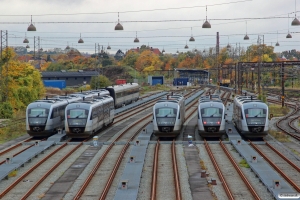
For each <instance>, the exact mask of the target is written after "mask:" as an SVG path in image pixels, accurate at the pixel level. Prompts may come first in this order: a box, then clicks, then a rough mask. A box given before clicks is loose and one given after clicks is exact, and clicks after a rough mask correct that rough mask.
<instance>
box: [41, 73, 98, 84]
mask: <svg viewBox="0 0 300 200" xmlns="http://www.w3.org/2000/svg"><path fill="white" fill-rule="evenodd" d="M41 75H42V80H65V81H66V86H78V85H83V84H89V83H90V81H91V78H92V77H93V76H99V72H97V71H83V70H78V71H76V72H73V71H72V72H68V71H66V70H61V71H43V72H41Z"/></svg>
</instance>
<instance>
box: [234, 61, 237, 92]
mask: <svg viewBox="0 0 300 200" xmlns="http://www.w3.org/2000/svg"><path fill="white" fill-rule="evenodd" d="M234 65H235V66H234V68H235V73H234V85H235V87H234V90H235V91H234V92H235V94H236V88H237V79H236V77H237V67H236V63H235V64H234Z"/></svg>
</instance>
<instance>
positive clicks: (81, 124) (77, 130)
mask: <svg viewBox="0 0 300 200" xmlns="http://www.w3.org/2000/svg"><path fill="white" fill-rule="evenodd" d="M65 116H66V119H65V120H64V122H65V132H66V134H67V135H68V136H69V137H71V138H87V137H90V136H92V135H94V134H95V133H96V132H97V131H98V130H100V129H101V128H103V127H104V126H108V125H110V124H112V123H113V121H114V116H115V109H114V99H113V98H112V97H111V96H108V95H105V96H102V97H95V98H93V99H88V100H86V99H83V100H81V101H76V102H72V103H70V104H68V105H67V107H66V109H65Z"/></svg>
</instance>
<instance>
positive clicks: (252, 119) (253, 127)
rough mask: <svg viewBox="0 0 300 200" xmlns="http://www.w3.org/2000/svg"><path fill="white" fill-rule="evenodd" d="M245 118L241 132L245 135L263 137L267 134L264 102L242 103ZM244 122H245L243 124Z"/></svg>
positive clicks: (267, 121)
mask: <svg viewBox="0 0 300 200" xmlns="http://www.w3.org/2000/svg"><path fill="white" fill-rule="evenodd" d="M243 109H244V116H245V119H246V120H244V121H243V123H244V124H242V126H243V128H242V131H241V132H242V134H243V135H245V136H246V137H263V136H265V135H267V134H268V130H269V119H268V106H267V105H266V104H265V103H261V102H257V103H254V102H253V103H247V104H244V105H243ZM245 123H246V124H245Z"/></svg>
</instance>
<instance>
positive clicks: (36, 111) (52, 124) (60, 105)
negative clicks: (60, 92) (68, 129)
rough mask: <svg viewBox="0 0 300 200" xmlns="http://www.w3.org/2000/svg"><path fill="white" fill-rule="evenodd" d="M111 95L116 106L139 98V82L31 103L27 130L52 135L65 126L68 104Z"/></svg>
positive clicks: (27, 112)
mask: <svg viewBox="0 0 300 200" xmlns="http://www.w3.org/2000/svg"><path fill="white" fill-rule="evenodd" d="M108 95H110V96H111V97H112V98H113V101H114V102H113V105H114V107H115V108H118V107H121V106H124V105H126V104H129V103H131V102H134V101H137V100H138V99H139V85H138V84H137V83H132V84H125V85H118V86H109V87H107V88H106V89H99V90H91V91H84V92H77V93H73V94H70V95H68V96H55V97H53V98H51V99H49V98H45V99H42V100H37V101H34V102H32V103H30V104H29V105H28V106H27V110H26V130H27V133H28V134H29V135H31V136H38V137H40V136H41V137H43V136H50V135H53V134H55V133H57V131H58V129H64V127H65V122H64V120H65V108H66V106H67V105H68V104H69V103H71V102H75V101H78V100H81V99H83V98H85V99H88V98H95V97H102V96H108Z"/></svg>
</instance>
